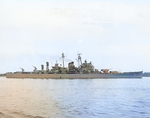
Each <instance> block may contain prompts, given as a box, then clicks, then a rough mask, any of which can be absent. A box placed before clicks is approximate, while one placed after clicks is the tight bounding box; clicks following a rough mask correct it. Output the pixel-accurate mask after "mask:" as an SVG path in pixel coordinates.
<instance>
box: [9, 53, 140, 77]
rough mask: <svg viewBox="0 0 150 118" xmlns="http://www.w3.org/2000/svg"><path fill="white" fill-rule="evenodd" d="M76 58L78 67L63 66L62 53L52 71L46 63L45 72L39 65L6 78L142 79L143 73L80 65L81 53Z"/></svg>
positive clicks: (70, 64)
mask: <svg viewBox="0 0 150 118" xmlns="http://www.w3.org/2000/svg"><path fill="white" fill-rule="evenodd" d="M77 56H78V59H77V61H78V67H76V66H75V64H74V62H73V61H71V62H69V63H68V67H65V66H64V58H65V55H64V53H62V57H61V58H62V63H63V64H62V65H59V64H58V63H57V61H56V63H55V65H54V66H52V69H49V62H46V70H44V65H41V70H37V68H36V67H35V66H33V67H34V70H33V71H32V72H25V71H24V69H23V68H21V70H22V71H21V72H14V73H12V72H11V73H10V72H9V73H6V77H7V78H45V79H48V78H51V79H90V78H142V74H143V71H138V72H118V71H110V69H101V70H100V71H99V70H98V69H95V68H94V66H93V64H92V62H89V63H88V62H87V61H86V60H85V61H84V62H83V63H82V59H81V53H78V54H77Z"/></svg>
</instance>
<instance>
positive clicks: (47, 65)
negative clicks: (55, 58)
mask: <svg viewBox="0 0 150 118" xmlns="http://www.w3.org/2000/svg"><path fill="white" fill-rule="evenodd" d="M46 71H47V72H48V71H49V62H46Z"/></svg>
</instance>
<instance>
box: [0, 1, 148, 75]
mask: <svg viewBox="0 0 150 118" xmlns="http://www.w3.org/2000/svg"><path fill="white" fill-rule="evenodd" d="M149 6H150V1H149V0H61V1H60V0H55V1H54V0H7V1H6V0H0V73H5V72H15V71H21V69H20V67H22V68H24V70H25V71H32V70H33V69H34V68H33V66H36V67H37V68H38V69H39V70H40V69H41V64H44V65H45V67H46V62H47V61H48V62H49V63H50V68H51V66H53V65H54V64H55V62H56V60H57V62H58V63H59V64H61V63H62V60H61V59H60V58H61V54H62V53H64V54H65V56H66V57H65V66H66V67H67V65H68V63H69V62H70V61H74V62H75V64H76V65H77V61H76V59H77V53H81V54H82V55H81V57H82V61H83V62H84V60H85V59H86V60H87V62H90V61H91V62H92V63H93V65H94V66H95V69H99V70H100V69H106V68H107V69H111V70H116V71H121V72H124V71H141V70H142V71H144V72H150V15H149V14H150V7H149Z"/></svg>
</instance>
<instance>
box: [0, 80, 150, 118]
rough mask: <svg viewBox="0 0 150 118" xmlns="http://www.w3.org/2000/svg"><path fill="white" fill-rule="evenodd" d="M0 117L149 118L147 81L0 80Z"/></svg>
mask: <svg viewBox="0 0 150 118" xmlns="http://www.w3.org/2000/svg"><path fill="white" fill-rule="evenodd" d="M0 118H150V78H149V77H148V78H143V79H7V78H6V77H0Z"/></svg>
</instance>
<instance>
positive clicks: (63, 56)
mask: <svg viewBox="0 0 150 118" xmlns="http://www.w3.org/2000/svg"><path fill="white" fill-rule="evenodd" d="M61 58H62V61H63V68H64V58H65V55H64V53H62V57H61Z"/></svg>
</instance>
